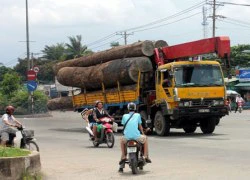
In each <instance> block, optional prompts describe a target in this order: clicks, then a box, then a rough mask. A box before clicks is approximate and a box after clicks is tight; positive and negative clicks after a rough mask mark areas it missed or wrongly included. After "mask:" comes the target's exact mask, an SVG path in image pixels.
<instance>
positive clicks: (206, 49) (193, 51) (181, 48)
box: [155, 36, 230, 65]
mask: <svg viewBox="0 0 250 180" xmlns="http://www.w3.org/2000/svg"><path fill="white" fill-rule="evenodd" d="M208 53H217V55H218V56H219V57H220V58H226V59H228V60H229V57H230V40H229V37H227V36H221V37H213V38H208V39H202V40H198V41H193V42H187V43H183V44H178V45H174V46H167V47H163V48H162V49H155V61H156V63H157V64H158V65H159V64H164V62H166V61H170V60H175V59H181V58H187V57H194V56H198V55H202V54H208ZM228 63H229V61H228Z"/></svg>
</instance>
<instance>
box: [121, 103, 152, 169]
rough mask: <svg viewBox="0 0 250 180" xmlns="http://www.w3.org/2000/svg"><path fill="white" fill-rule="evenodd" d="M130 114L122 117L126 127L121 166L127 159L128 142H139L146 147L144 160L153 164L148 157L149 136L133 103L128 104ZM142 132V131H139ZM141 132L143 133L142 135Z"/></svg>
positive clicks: (122, 139) (122, 143)
mask: <svg viewBox="0 0 250 180" xmlns="http://www.w3.org/2000/svg"><path fill="white" fill-rule="evenodd" d="M128 111H129V113H128V114H124V115H123V117H122V124H123V125H124V126H125V124H126V123H127V124H126V126H125V127H124V130H123V131H124V136H123V137H122V138H121V142H120V145H121V152H122V156H121V161H120V162H119V164H122V163H124V162H125V161H126V160H127V159H126V155H125V148H126V147H125V145H126V142H127V141H128V140H131V139H133V140H137V141H138V142H140V143H141V144H143V146H144V153H143V155H144V159H145V161H146V162H147V163H151V160H150V159H149V156H148V140H147V136H146V135H145V134H144V131H143V127H142V125H141V124H142V120H141V115H140V114H139V113H136V112H135V111H136V104H135V103H133V102H131V103H129V104H128ZM139 130H140V131H139ZM140 132H141V133H140Z"/></svg>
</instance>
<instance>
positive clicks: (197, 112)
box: [173, 106, 228, 119]
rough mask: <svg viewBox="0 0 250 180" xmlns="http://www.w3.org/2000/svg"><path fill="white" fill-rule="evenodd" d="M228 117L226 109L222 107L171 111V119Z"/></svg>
mask: <svg viewBox="0 0 250 180" xmlns="http://www.w3.org/2000/svg"><path fill="white" fill-rule="evenodd" d="M225 115H228V108H227V107H226V106H223V107H195V108H175V109H174V110H173V118H174V119H179V118H182V117H188V116H192V117H193V118H195V117H201V116H219V117H222V116H225Z"/></svg>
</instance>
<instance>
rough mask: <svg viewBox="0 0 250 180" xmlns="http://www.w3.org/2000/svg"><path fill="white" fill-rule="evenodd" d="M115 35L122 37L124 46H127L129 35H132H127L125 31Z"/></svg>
mask: <svg viewBox="0 0 250 180" xmlns="http://www.w3.org/2000/svg"><path fill="white" fill-rule="evenodd" d="M116 35H121V36H123V37H124V44H125V45H127V38H128V36H129V35H133V33H127V31H124V32H119V33H116Z"/></svg>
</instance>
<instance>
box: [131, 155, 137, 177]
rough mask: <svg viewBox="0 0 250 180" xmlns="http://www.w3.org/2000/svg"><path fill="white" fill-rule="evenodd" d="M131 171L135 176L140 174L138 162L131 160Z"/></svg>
mask: <svg viewBox="0 0 250 180" xmlns="http://www.w3.org/2000/svg"><path fill="white" fill-rule="evenodd" d="M131 169H132V173H133V174H138V168H137V160H136V159H134V158H133V159H131Z"/></svg>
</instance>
